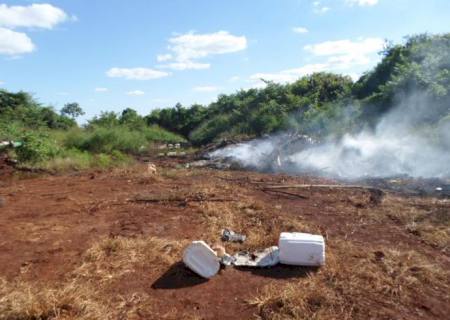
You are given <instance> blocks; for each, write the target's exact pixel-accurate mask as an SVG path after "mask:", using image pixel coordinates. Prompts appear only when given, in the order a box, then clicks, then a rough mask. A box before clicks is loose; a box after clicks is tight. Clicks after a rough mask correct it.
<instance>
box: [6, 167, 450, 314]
mask: <svg viewBox="0 0 450 320" xmlns="http://www.w3.org/2000/svg"><path fill="white" fill-rule="evenodd" d="M156 165H157V173H156V174H151V173H148V172H147V169H146V164H138V165H136V166H135V167H133V168H128V169H114V170H111V171H107V172H84V173H72V174H64V175H51V176H49V175H40V176H34V177H21V178H17V177H13V176H12V175H10V174H8V175H6V174H5V175H3V176H2V179H1V180H0V282H1V283H0V287H1V289H0V319H39V317H40V318H42V319H53V318H56V319H258V318H260V319H261V318H262V319H291V318H292V319H311V318H313V319H334V318H339V319H445V318H447V319H448V315H449V314H450V290H449V289H450V277H449V271H450V257H449V255H450V251H449V250H450V249H449V239H450V200H449V199H435V198H431V197H410V196H402V195H398V194H395V195H394V194H391V193H385V194H384V195H380V194H374V193H373V192H371V191H370V190H365V189H340V188H334V189H328V188H322V187H317V188H316V187H311V188H302V189H299V188H295V187H293V188H287V189H271V188H268V187H269V186H274V185H293V184H330V183H333V182H332V181H326V180H324V179H319V178H314V177H289V176H286V175H281V174H277V175H271V174H261V173H253V172H241V171H219V170H212V169H186V168H183V167H181V166H180V164H179V163H177V162H175V161H173V162H172V161H165V162H156ZM225 227H229V228H232V229H233V230H235V231H239V232H242V233H244V234H246V235H247V236H248V241H246V242H245V243H244V244H232V245H230V244H227V243H224V245H225V247H226V248H227V250H228V251H229V252H231V253H233V252H236V251H238V250H243V249H250V250H251V249H257V248H264V247H267V246H270V245H276V244H277V239H278V235H279V232H280V231H301V232H312V233H321V234H322V235H324V236H325V238H326V243H327V263H326V265H325V266H324V267H322V268H320V269H314V268H302V267H292V266H281V265H279V266H276V267H273V268H270V269H234V268H231V267H228V268H225V269H223V270H221V272H220V273H219V274H218V275H217V276H215V277H214V278H212V279H211V280H209V281H206V280H203V279H201V278H199V277H197V276H196V275H195V274H193V273H192V272H190V271H189V270H187V269H186V268H185V267H184V266H183V264H182V263H180V259H181V255H182V251H183V248H184V247H185V246H186V245H187V244H189V242H190V241H192V240H199V239H203V240H205V241H207V242H208V243H210V244H211V245H212V244H215V243H221V242H220V231H221V229H222V228H225Z"/></svg>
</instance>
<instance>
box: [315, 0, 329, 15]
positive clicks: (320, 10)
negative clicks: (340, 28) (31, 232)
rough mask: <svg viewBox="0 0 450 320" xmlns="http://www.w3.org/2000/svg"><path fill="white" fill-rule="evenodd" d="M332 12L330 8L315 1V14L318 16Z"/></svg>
mask: <svg viewBox="0 0 450 320" xmlns="http://www.w3.org/2000/svg"><path fill="white" fill-rule="evenodd" d="M328 11H330V8H329V7H327V6H324V5H322V3H321V2H320V1H314V2H313V12H314V13H316V14H324V13H326V12H328Z"/></svg>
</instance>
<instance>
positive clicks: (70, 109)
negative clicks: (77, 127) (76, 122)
mask: <svg viewBox="0 0 450 320" xmlns="http://www.w3.org/2000/svg"><path fill="white" fill-rule="evenodd" d="M84 114H85V112H84V111H83V109H81V107H80V105H79V104H78V103H77V102H72V103H66V104H65V105H64V108H62V109H61V115H63V116H69V117H71V118H72V119H75V118H77V117H79V116H82V115H84Z"/></svg>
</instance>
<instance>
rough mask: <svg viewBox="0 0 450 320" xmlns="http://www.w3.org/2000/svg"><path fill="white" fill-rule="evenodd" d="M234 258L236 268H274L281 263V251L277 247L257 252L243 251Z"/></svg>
mask: <svg viewBox="0 0 450 320" xmlns="http://www.w3.org/2000/svg"><path fill="white" fill-rule="evenodd" d="M233 257H234V258H235V261H234V262H233V265H235V266H236V267H259V268H265V267H273V266H275V265H277V264H278V263H279V262H280V250H279V249H278V247H277V246H272V247H269V248H266V249H264V250H258V251H255V252H248V251H241V252H238V253H236V254H235V255H234V256H233Z"/></svg>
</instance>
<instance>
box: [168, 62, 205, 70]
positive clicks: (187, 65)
mask: <svg viewBox="0 0 450 320" xmlns="http://www.w3.org/2000/svg"><path fill="white" fill-rule="evenodd" d="M210 66H211V65H210V64H209V63H200V62H194V61H180V62H171V63H168V64H166V65H163V66H162V67H165V68H169V69H172V70H201V69H208V68H209V67H210Z"/></svg>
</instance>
